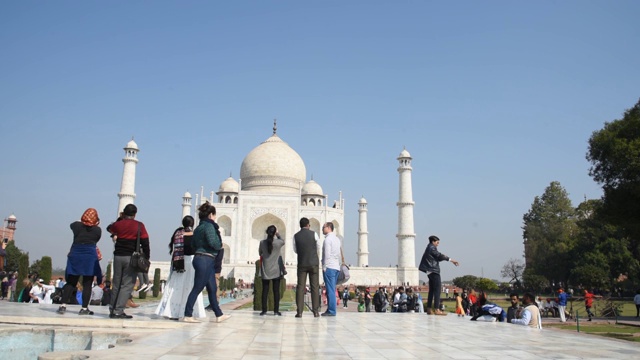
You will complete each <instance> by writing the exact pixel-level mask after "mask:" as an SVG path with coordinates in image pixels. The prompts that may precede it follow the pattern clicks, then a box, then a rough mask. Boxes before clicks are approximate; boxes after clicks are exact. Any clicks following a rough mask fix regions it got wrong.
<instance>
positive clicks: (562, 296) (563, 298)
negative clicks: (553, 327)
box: [558, 288, 569, 322]
mask: <svg viewBox="0 0 640 360" xmlns="http://www.w3.org/2000/svg"><path fill="white" fill-rule="evenodd" d="M568 298H569V294H567V293H566V292H564V289H563V288H560V289H558V313H559V314H560V322H567V319H566V317H565V315H566V314H565V311H566V310H567V299H568Z"/></svg>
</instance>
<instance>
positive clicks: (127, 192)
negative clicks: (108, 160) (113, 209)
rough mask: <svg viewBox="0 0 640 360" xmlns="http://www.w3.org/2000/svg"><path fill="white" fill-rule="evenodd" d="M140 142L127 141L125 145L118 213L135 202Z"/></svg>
mask: <svg viewBox="0 0 640 360" xmlns="http://www.w3.org/2000/svg"><path fill="white" fill-rule="evenodd" d="M138 151H140V149H138V144H136V142H135V141H133V138H131V141H129V142H128V143H127V146H125V147H124V158H123V159H122V162H123V163H124V171H123V172H122V184H121V185H120V192H119V193H118V198H119V199H120V200H119V201H118V214H117V216H120V213H121V212H122V210H123V209H124V207H125V206H127V205H128V204H133V201H134V200H135V199H136V193H135V192H134V191H135V187H136V165H138Z"/></svg>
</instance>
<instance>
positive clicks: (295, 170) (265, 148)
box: [240, 133, 307, 193]
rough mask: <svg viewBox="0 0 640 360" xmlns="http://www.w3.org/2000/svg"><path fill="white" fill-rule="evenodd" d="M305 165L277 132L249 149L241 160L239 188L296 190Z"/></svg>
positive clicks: (304, 178) (281, 191)
mask: <svg viewBox="0 0 640 360" xmlns="http://www.w3.org/2000/svg"><path fill="white" fill-rule="evenodd" d="M306 178H307V169H306V167H305V166H304V161H302V158H301V157H300V155H298V153H297V152H296V151H295V150H293V149H292V148H291V147H290V146H289V145H288V144H287V143H286V142H284V141H282V139H280V137H279V136H278V135H277V134H275V133H274V134H273V135H272V136H271V137H269V138H268V139H267V140H265V141H264V142H263V143H262V144H260V145H258V146H257V147H256V148H254V149H253V150H251V152H250V153H249V154H248V155H247V156H246V157H245V158H244V160H243V161H242V166H241V167H240V180H241V184H242V190H251V191H261V192H275V193H299V192H300V188H301V186H302V184H304V182H305V180H306Z"/></svg>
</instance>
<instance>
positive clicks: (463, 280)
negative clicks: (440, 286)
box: [453, 275, 478, 290]
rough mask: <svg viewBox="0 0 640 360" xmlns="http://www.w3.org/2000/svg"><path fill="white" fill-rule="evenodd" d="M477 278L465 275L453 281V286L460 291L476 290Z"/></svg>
mask: <svg viewBox="0 0 640 360" xmlns="http://www.w3.org/2000/svg"><path fill="white" fill-rule="evenodd" d="M477 282H478V277H477V276H473V275H465V276H461V277H457V278H454V279H453V285H455V286H457V287H459V288H461V289H462V290H467V289H476V283H477Z"/></svg>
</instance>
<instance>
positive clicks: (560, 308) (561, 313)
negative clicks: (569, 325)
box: [558, 305, 567, 322]
mask: <svg viewBox="0 0 640 360" xmlns="http://www.w3.org/2000/svg"><path fill="white" fill-rule="evenodd" d="M566 308H567V306H566V305H564V306H562V305H558V312H559V313H560V322H566V321H567V319H565V317H564V309H566Z"/></svg>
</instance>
